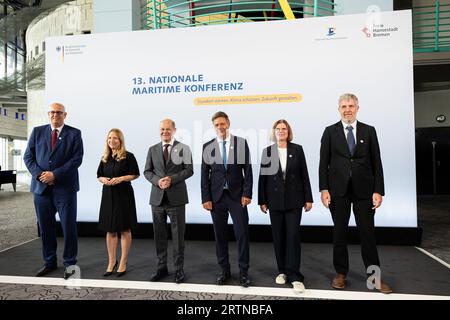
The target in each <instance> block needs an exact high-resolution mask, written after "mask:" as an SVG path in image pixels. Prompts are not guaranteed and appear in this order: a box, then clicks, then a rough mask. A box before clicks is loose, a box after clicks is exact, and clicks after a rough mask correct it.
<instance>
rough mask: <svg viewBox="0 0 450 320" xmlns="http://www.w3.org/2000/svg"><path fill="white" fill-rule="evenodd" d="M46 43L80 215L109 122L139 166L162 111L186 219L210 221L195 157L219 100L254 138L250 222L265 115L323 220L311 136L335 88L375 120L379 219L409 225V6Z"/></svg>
mask: <svg viewBox="0 0 450 320" xmlns="http://www.w3.org/2000/svg"><path fill="white" fill-rule="evenodd" d="M46 47H47V53H46V102H47V103H48V104H50V103H51V102H55V101H58V102H61V103H63V104H64V105H65V106H66V109H67V112H68V116H67V119H66V122H67V123H68V124H70V125H73V126H75V127H78V128H80V129H81V131H82V134H83V139H84V146H85V156H84V161H83V164H82V166H81V168H80V179H81V191H80V192H79V194H78V196H79V198H78V221H97V220H98V211H99V207H100V198H101V188H102V186H101V184H100V183H99V182H98V181H97V179H96V171H97V167H98V164H99V162H100V158H101V155H102V152H103V148H104V145H105V140H106V135H107V132H108V131H109V129H111V128H113V127H117V128H120V129H121V130H122V131H123V132H124V134H125V141H126V147H127V149H128V150H129V151H131V152H133V153H134V154H135V156H136V158H137V160H138V163H139V166H140V171H141V173H142V172H143V170H144V166H145V160H146V155H147V151H148V148H149V146H151V145H153V144H155V143H157V142H158V141H160V140H159V122H160V120H161V119H164V118H172V119H173V120H174V121H175V122H176V126H177V129H178V130H177V135H176V138H177V139H178V140H179V141H182V142H184V143H186V144H188V145H189V146H190V147H191V149H192V152H193V156H194V176H193V177H191V178H190V179H188V180H187V185H188V192H189V200H190V203H189V205H188V206H187V211H186V213H187V222H188V223H211V217H210V214H209V213H208V212H207V211H204V210H203V209H202V206H201V197H200V164H201V155H202V145H203V143H204V142H206V141H208V140H209V139H211V138H213V137H214V136H215V135H214V130H213V127H212V123H211V116H212V114H213V113H215V112H216V111H219V110H222V111H225V112H226V113H227V114H228V115H229V117H230V120H231V133H232V134H235V135H239V136H242V137H245V138H247V140H248V142H249V146H250V149H251V156H252V162H253V178H254V187H253V202H252V204H251V205H250V206H249V215H250V223H251V224H269V223H270V222H269V217H268V216H267V215H264V214H263V213H261V211H260V210H259V207H258V205H257V183H258V173H259V162H260V157H261V152H262V150H263V148H264V147H266V146H267V145H269V144H270V141H269V134H270V128H271V126H272V124H273V123H274V121H276V120H278V119H287V120H288V121H289V122H290V124H291V126H292V128H293V131H294V140H293V142H295V143H298V144H301V145H302V146H303V148H304V150H305V155H306V159H307V163H308V167H309V175H310V179H311V186H312V189H313V191H314V193H313V195H314V201H315V203H314V206H313V209H312V211H310V212H309V213H307V214H304V215H303V220H302V224H304V225H332V220H331V217H330V213H329V211H328V210H327V209H325V208H324V207H323V206H322V204H321V202H320V193H319V187H318V163H319V149H320V138H321V136H322V133H323V130H324V128H325V127H326V126H328V125H331V124H333V123H335V122H337V121H338V120H339V119H340V117H339V113H338V97H339V96H340V95H341V94H342V93H345V92H352V93H354V94H356V95H357V96H358V97H359V100H360V110H359V114H358V119H359V120H360V121H362V122H365V123H368V124H370V125H373V126H375V128H376V129H377V133H378V138H379V142H380V148H381V157H382V160H383V166H384V175H385V189H386V197H385V199H384V202H383V205H382V207H381V208H380V209H379V210H378V211H377V213H376V225H377V226H396V227H416V226H417V208H416V180H415V152H414V105H413V63H412V61H413V59H412V36H411V12H410V11H396V12H383V13H377V14H376V16H371V15H366V14H359V15H349V16H336V17H324V18H314V19H299V20H293V21H278V22H264V23H242V24H230V25H220V26H205V27H196V28H179V29H165V30H154V31H135V32H123V33H101V34H93V35H79V36H67V37H57V38H50V39H48V40H47V45H46ZM133 187H134V191H135V195H136V202H137V209H138V221H139V222H150V221H151V211H150V206H149V204H148V202H149V197H150V188H151V184H150V183H149V182H148V181H147V180H146V179H145V178H144V176H143V175H141V176H140V177H139V179H137V180H135V181H133ZM351 223H352V224H353V225H354V219H353V218H352V220H351Z"/></svg>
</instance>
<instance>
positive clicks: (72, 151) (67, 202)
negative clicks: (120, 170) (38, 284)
mask: <svg viewBox="0 0 450 320" xmlns="http://www.w3.org/2000/svg"><path fill="white" fill-rule="evenodd" d="M66 115H67V113H66V111H65V108H64V106H63V105H62V104H60V103H53V104H51V105H50V107H49V111H48V118H49V119H50V124H48V125H43V126H39V127H35V128H34V129H33V131H32V132H31V135H30V138H29V140H28V146H27V149H26V151H25V154H24V162H25V165H26V166H27V168H28V170H29V171H30V173H31V176H32V179H31V192H33V194H34V206H35V209H36V215H37V219H38V225H39V232H40V235H41V239H42V246H43V249H42V253H43V256H44V266H43V267H42V268H41V269H40V270H39V271H38V273H37V274H36V276H37V277H41V276H44V275H46V274H47V273H49V272H51V271H53V270H55V269H56V268H57V258H56V230H55V223H56V220H55V215H56V212H58V214H59V219H60V221H61V227H62V230H63V233H64V254H63V258H64V266H65V270H64V279H68V278H69V277H70V276H71V275H72V274H73V273H74V270H72V268H69V267H70V266H74V265H75V264H76V263H77V252H78V238H77V191H78V190H80V185H79V181H78V167H79V166H80V165H81V162H82V159H83V141H82V139H81V132H80V130H78V129H76V128H73V127H70V126H68V125H66V124H64V119H65V118H66Z"/></svg>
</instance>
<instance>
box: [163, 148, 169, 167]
mask: <svg viewBox="0 0 450 320" xmlns="http://www.w3.org/2000/svg"><path fill="white" fill-rule="evenodd" d="M169 146H170V144H168V143H167V144H165V145H164V150H163V157H164V164H166V163H167V160H169Z"/></svg>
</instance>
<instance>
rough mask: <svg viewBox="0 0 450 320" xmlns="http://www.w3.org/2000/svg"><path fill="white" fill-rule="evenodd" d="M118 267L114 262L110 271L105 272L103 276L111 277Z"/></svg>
mask: <svg viewBox="0 0 450 320" xmlns="http://www.w3.org/2000/svg"><path fill="white" fill-rule="evenodd" d="M118 267H119V261H117V260H116V263H115V264H114V267H113V268H112V270H111V271H106V272H105V273H104V274H103V276H104V277H109V276H112V275H113V273H114V272H116V270H117V268H118Z"/></svg>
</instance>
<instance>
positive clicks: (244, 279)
mask: <svg viewBox="0 0 450 320" xmlns="http://www.w3.org/2000/svg"><path fill="white" fill-rule="evenodd" d="M239 283H240V284H241V286H243V287H244V288H247V287H248V286H249V285H250V283H251V281H250V279H249V278H248V274H246V273H241V274H240V275H239Z"/></svg>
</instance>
